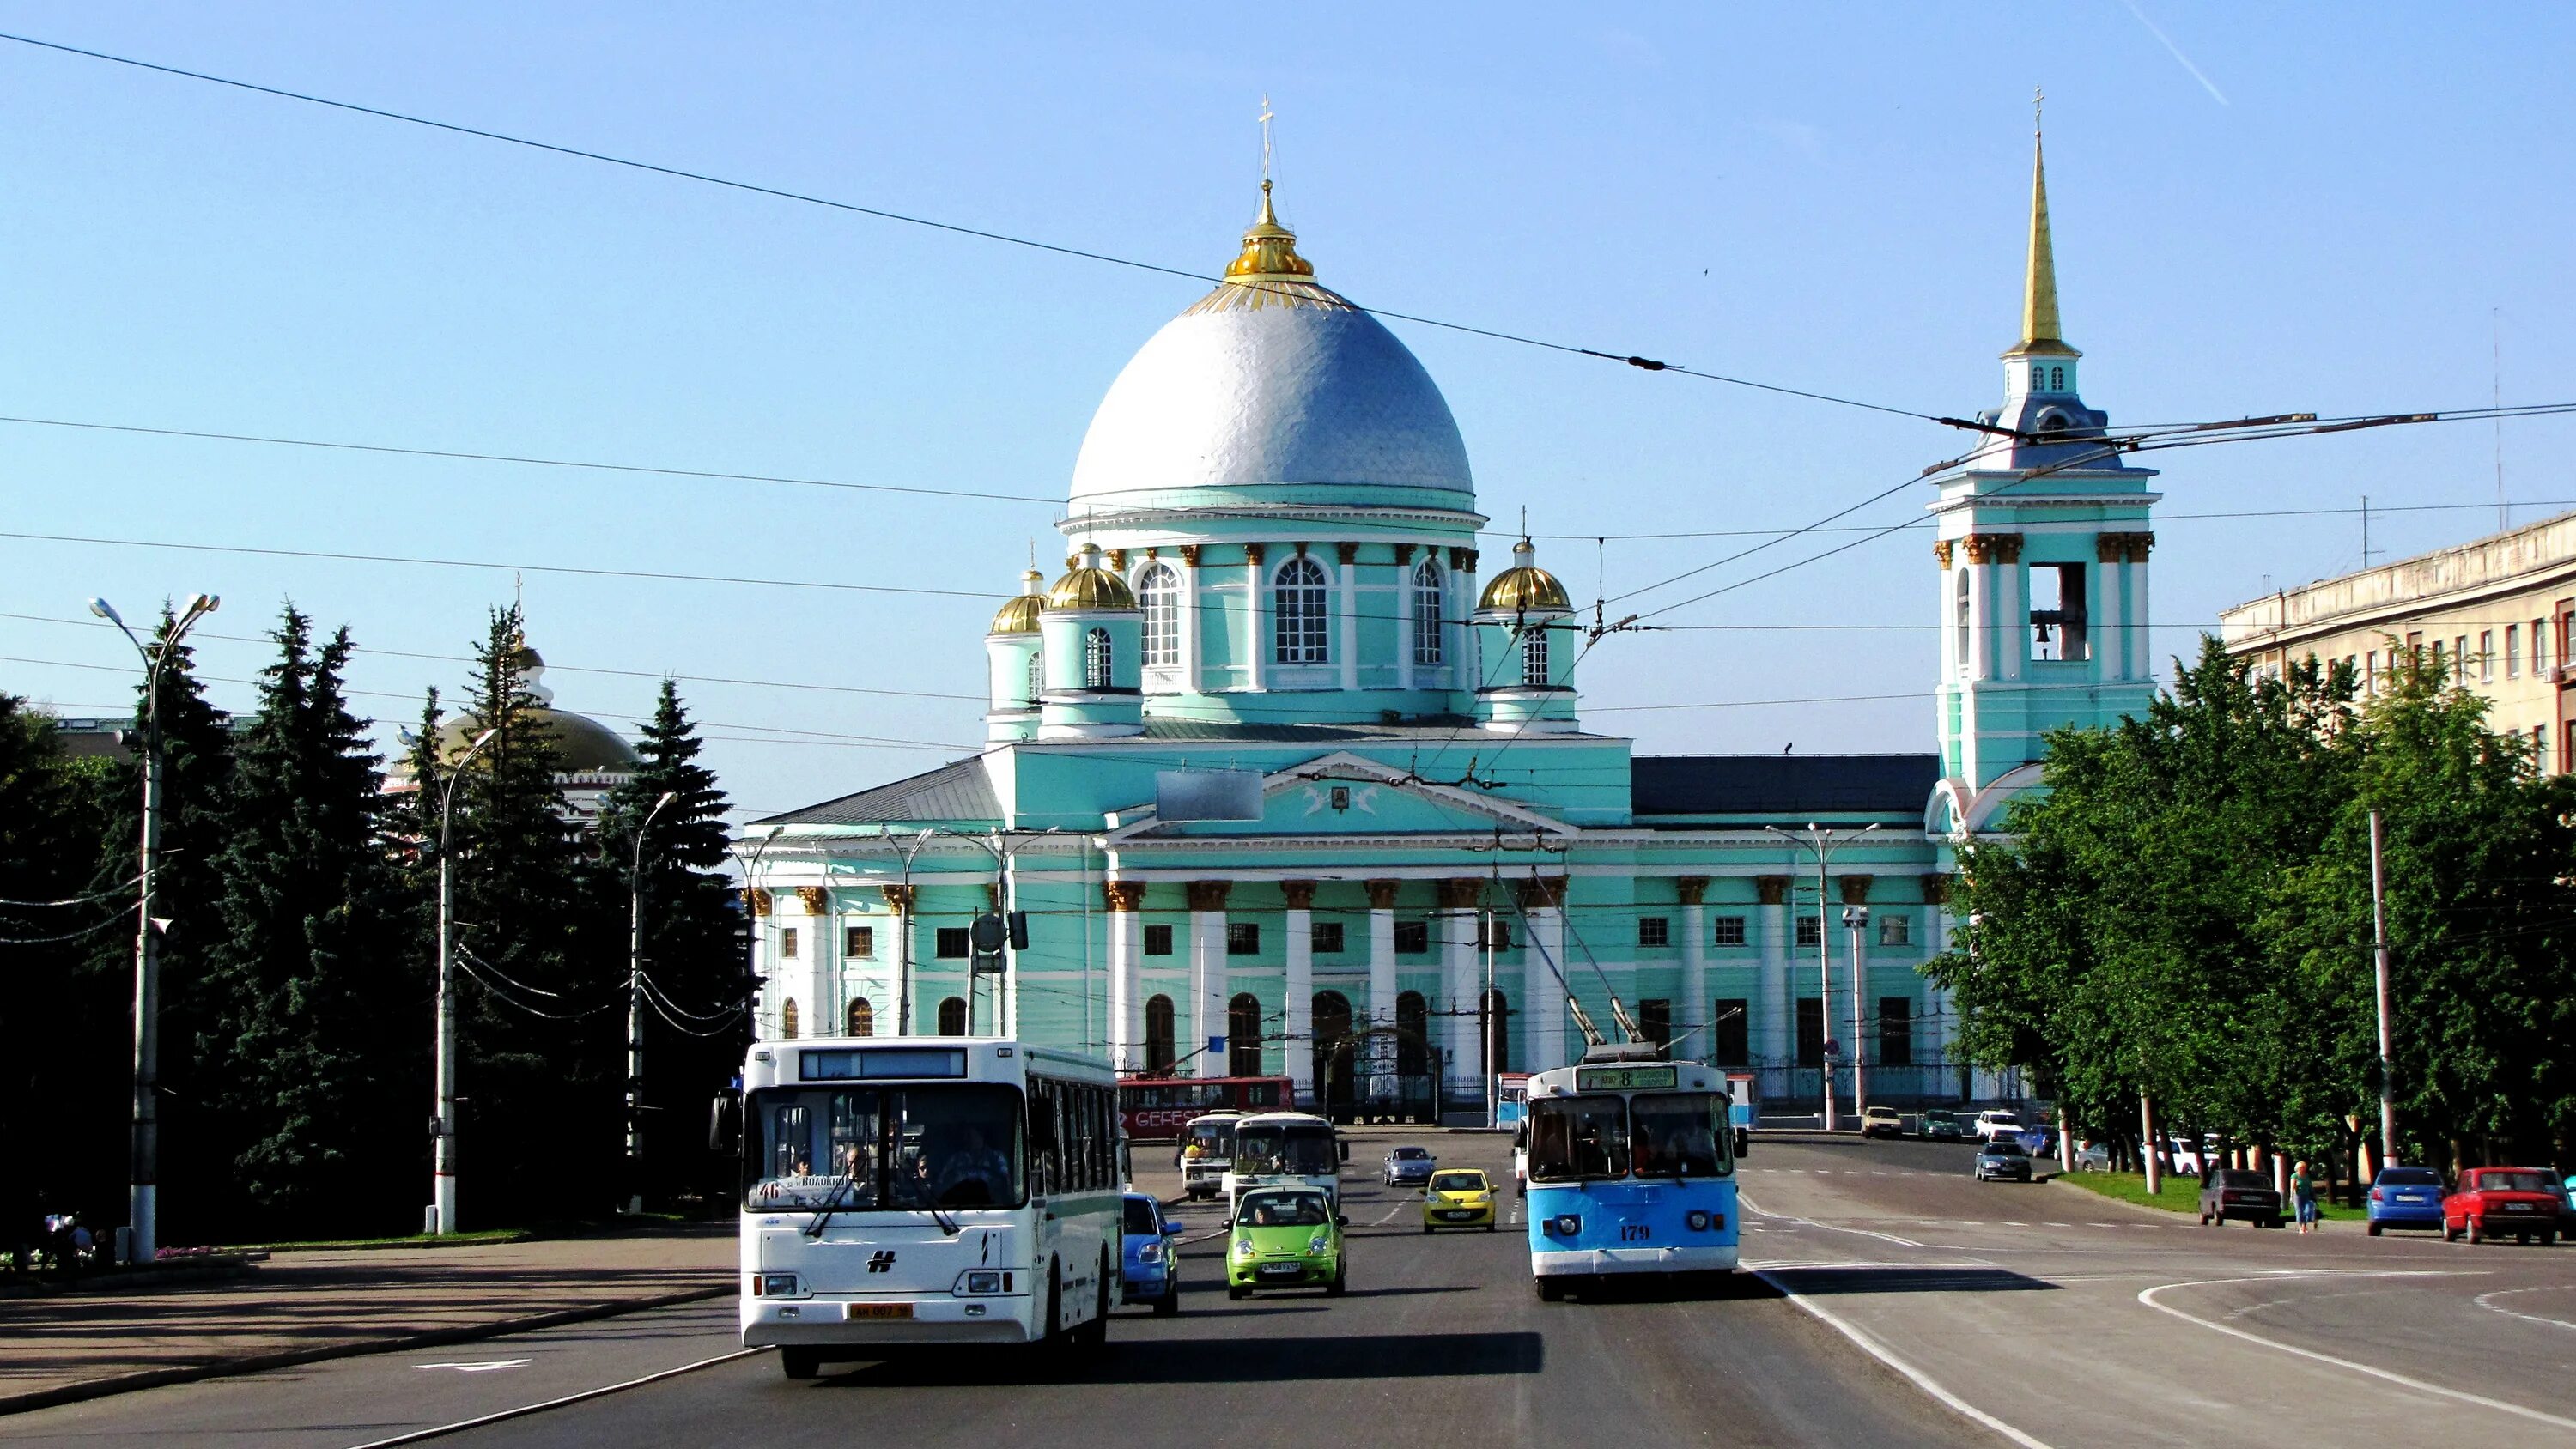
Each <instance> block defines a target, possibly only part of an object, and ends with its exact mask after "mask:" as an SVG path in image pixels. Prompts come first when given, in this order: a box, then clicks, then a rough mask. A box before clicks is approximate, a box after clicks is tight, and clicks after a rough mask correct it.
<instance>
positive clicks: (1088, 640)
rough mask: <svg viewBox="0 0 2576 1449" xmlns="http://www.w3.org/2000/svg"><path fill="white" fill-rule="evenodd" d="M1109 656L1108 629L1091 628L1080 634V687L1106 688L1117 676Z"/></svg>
mask: <svg viewBox="0 0 2576 1449" xmlns="http://www.w3.org/2000/svg"><path fill="white" fill-rule="evenodd" d="M1112 666H1113V661H1112V659H1111V657H1110V643H1109V631H1108V630H1106V629H1093V630H1091V631H1089V632H1087V633H1085V634H1084V635H1083V636H1082V687H1083V688H1085V689H1107V688H1108V687H1109V686H1110V683H1111V681H1112V680H1114V679H1115V678H1116V677H1117V671H1116V669H1115V668H1113V667H1112Z"/></svg>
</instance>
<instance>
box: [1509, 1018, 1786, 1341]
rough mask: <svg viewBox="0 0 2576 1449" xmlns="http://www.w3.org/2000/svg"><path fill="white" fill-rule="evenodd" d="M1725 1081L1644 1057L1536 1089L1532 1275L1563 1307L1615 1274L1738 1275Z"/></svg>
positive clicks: (1608, 1052) (1609, 1057)
mask: <svg viewBox="0 0 2576 1449" xmlns="http://www.w3.org/2000/svg"><path fill="white" fill-rule="evenodd" d="M1729 1106H1730V1102H1729V1098H1728V1093H1727V1084H1726V1077H1725V1076H1724V1074H1722V1073H1720V1072H1716V1071H1712V1070H1710V1069H1709V1068H1707V1067H1704V1066H1701V1065H1700V1064H1698V1063H1696V1062H1667V1061H1659V1060H1656V1059H1655V1049H1654V1048H1652V1047H1645V1046H1629V1047H1594V1048H1593V1049H1592V1050H1590V1051H1588V1052H1586V1053H1585V1054H1584V1058H1583V1060H1582V1061H1581V1062H1580V1063H1578V1064H1576V1065H1574V1066H1570V1067H1559V1068H1557V1069H1556V1070H1555V1071H1551V1072H1540V1073H1538V1074H1537V1075H1535V1076H1533V1077H1531V1078H1530V1080H1529V1118H1528V1130H1529V1245H1530V1273H1531V1276H1532V1278H1533V1279H1534V1281H1535V1285H1536V1287H1537V1290H1538V1296H1539V1297H1541V1298H1544V1299H1547V1300H1549V1301H1550V1302H1554V1301H1555V1300H1557V1299H1559V1298H1562V1297H1563V1296H1565V1292H1566V1290H1567V1288H1569V1287H1572V1288H1574V1289H1576V1290H1577V1291H1580V1290H1581V1289H1582V1288H1583V1287H1584V1286H1585V1285H1587V1284H1590V1283H1593V1282H1595V1281H1597V1280H1598V1279H1600V1278H1603V1277H1605V1276H1608V1275H1610V1274H1636V1273H1662V1274H1679V1273H1723V1272H1730V1271H1732V1270H1733V1269H1734V1267H1735V1259H1736V1251H1735V1249H1736V1233H1737V1224H1736V1207H1735V1151H1734V1148H1735V1141H1734V1138H1735V1134H1734V1132H1733V1131H1732V1130H1731V1126H1730V1123H1729V1122H1728V1116H1729V1111H1728V1108H1729Z"/></svg>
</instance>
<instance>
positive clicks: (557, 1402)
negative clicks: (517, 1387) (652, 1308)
mask: <svg viewBox="0 0 2576 1449" xmlns="http://www.w3.org/2000/svg"><path fill="white" fill-rule="evenodd" d="M767 1352H769V1350H768V1349H765V1348H738V1349H735V1350H734V1351H733V1352H731V1353H720V1354H717V1355H716V1356H715V1357H713V1358H702V1359H699V1360H698V1361H697V1362H696V1363H684V1364H682V1365H680V1366H679V1367H678V1368H672V1369H664V1370H662V1371H661V1372H660V1373H656V1374H646V1375H644V1376H643V1377H641V1378H633V1379H628V1380H626V1381H625V1382H623V1383H615V1384H603V1385H601V1386H600V1387H598V1388H595V1389H584V1390H582V1391H581V1392H580V1393H577V1394H565V1395H564V1396H562V1397H561V1398H555V1399H546V1400H543V1401H542V1402H539V1403H534V1404H521V1405H520V1406H518V1407H517V1408H515V1409H503V1410H501V1411H499V1412H498V1413H491V1414H478V1415H476V1416H475V1417H473V1418H471V1419H459V1420H457V1421H456V1422H455V1423H453V1424H440V1425H437V1426H436V1427H434V1428H428V1429H414V1430H412V1431H411V1432H410V1433H408V1434H396V1435H394V1436H393V1437H392V1438H390V1439H370V1440H368V1441H367V1442H366V1443H364V1444H359V1445H354V1446H352V1449H393V1446H395V1445H397V1444H417V1443H419V1442H420V1441H422V1440H424V1439H435V1438H438V1437H439V1436H440V1435H443V1434H454V1433H457V1432H458V1431H460V1430H465V1429H474V1428H480V1427H481V1426H483V1425H485V1424H498V1423H500V1422H501V1421H502V1420H504V1419H516V1418H520V1417H522V1416H524V1415H527V1414H541V1413H544V1412H545V1411H546V1410H548V1409H560V1408H562V1407H563V1406H564V1405H566V1404H578V1403H580V1402H581V1401H582V1400H584V1399H596V1398H601V1397H604V1396H606V1395H609V1394H614V1393H618V1392H621V1391H623V1390H626V1389H633V1388H641V1387H642V1386H644V1385H646V1384H649V1383H656V1382H659V1381H660V1380H663V1379H668V1378H677V1377H678V1376H680V1375H681V1374H685V1373H693V1372H695V1371H697V1370H699V1369H702V1368H710V1367H713V1366H714V1365H716V1364H720V1363H731V1362H732V1361H734V1360H735V1359H738V1358H747V1357H749V1356H750V1355H752V1354H755V1353H767Z"/></svg>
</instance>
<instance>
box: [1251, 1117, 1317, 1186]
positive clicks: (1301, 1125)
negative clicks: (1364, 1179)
mask: <svg viewBox="0 0 2576 1449" xmlns="http://www.w3.org/2000/svg"><path fill="white" fill-rule="evenodd" d="M1234 1170H1235V1174H1236V1175H1237V1176H1240V1177H1260V1176H1264V1175H1270V1176H1280V1177H1332V1176H1335V1175H1336V1174H1338V1173H1339V1172H1340V1171H1341V1170H1342V1163H1341V1157H1340V1154H1339V1153H1337V1152H1336V1151H1335V1150H1334V1147H1333V1129H1332V1128H1331V1127H1330V1126H1328V1125H1326V1124H1324V1123H1321V1122H1278V1123H1262V1124H1259V1125H1237V1126H1236V1128H1235V1129H1234Z"/></svg>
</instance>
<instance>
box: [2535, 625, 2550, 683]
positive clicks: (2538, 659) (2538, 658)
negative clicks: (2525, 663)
mask: <svg viewBox="0 0 2576 1449" xmlns="http://www.w3.org/2000/svg"><path fill="white" fill-rule="evenodd" d="M2531 672H2532V673H2534V674H2546V673H2548V672H2549V621H2548V620H2546V619H2534V620H2532V621H2531Z"/></svg>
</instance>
